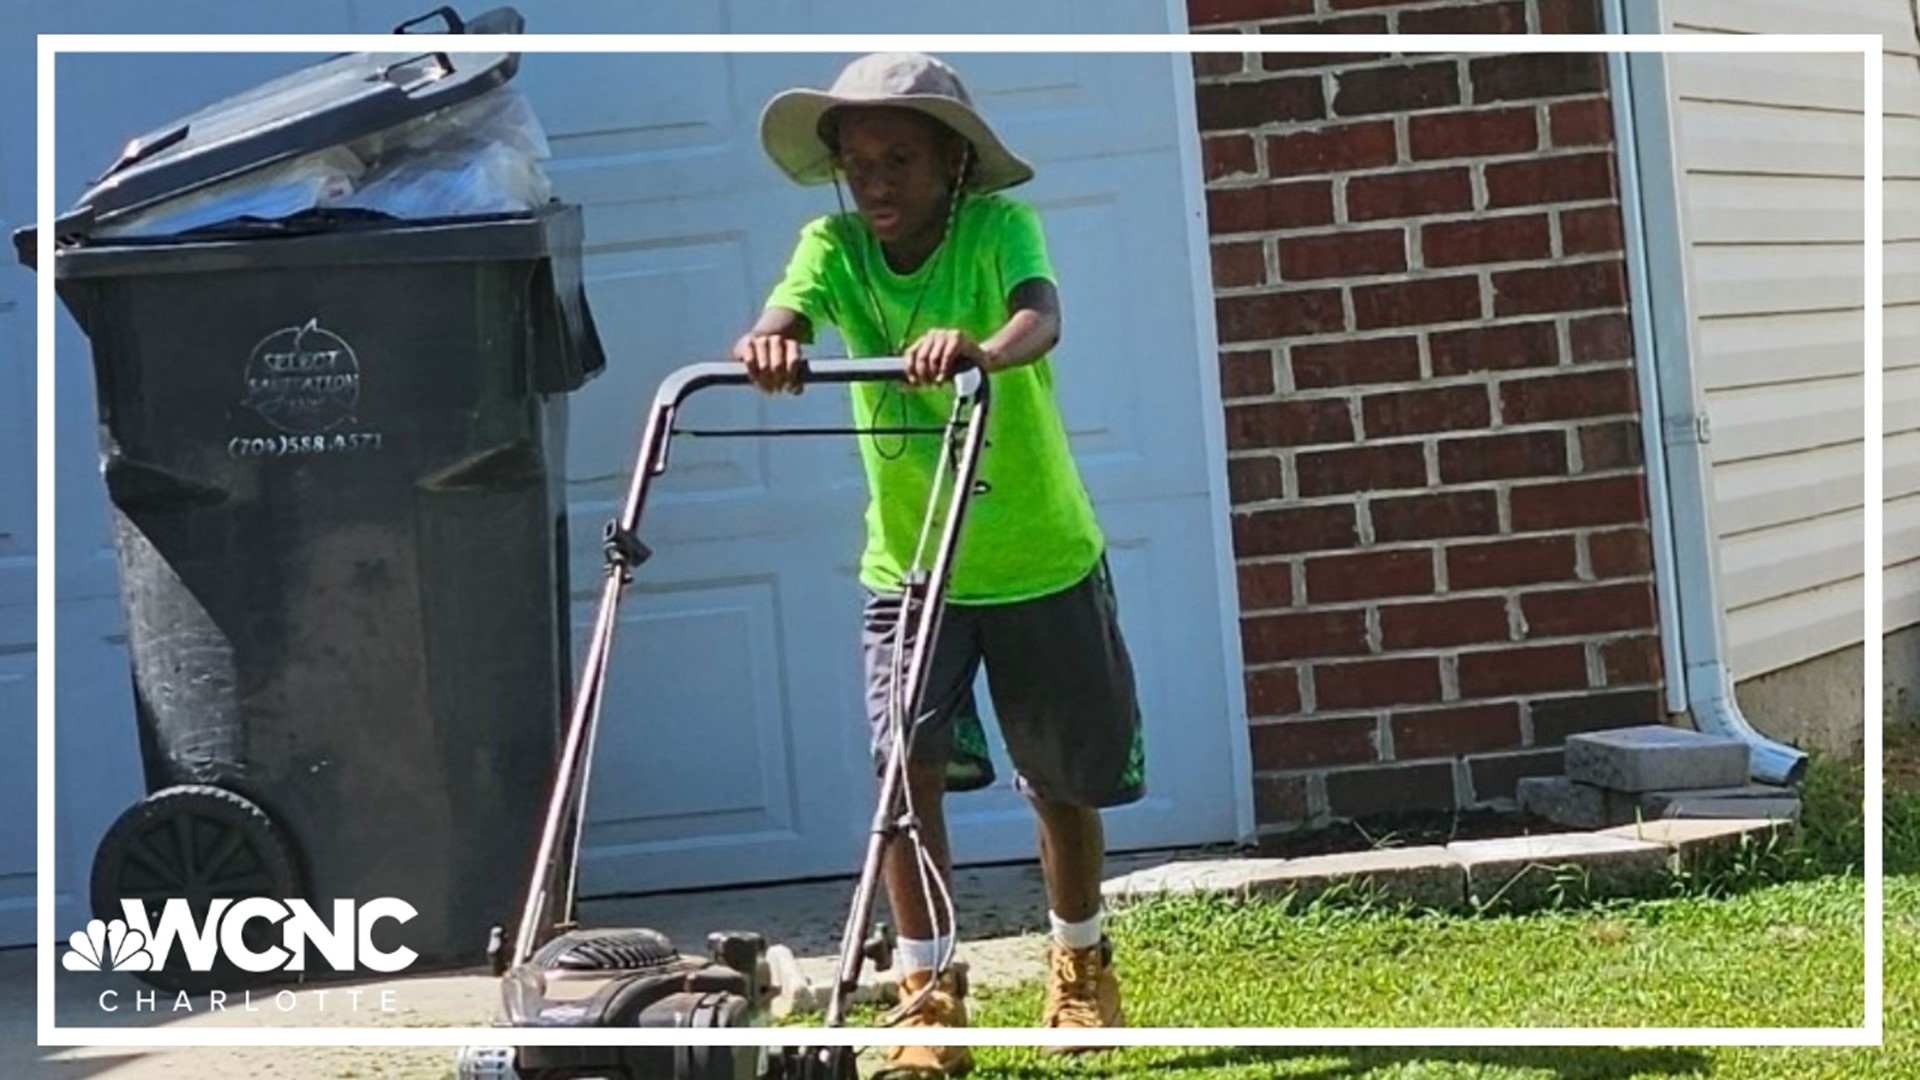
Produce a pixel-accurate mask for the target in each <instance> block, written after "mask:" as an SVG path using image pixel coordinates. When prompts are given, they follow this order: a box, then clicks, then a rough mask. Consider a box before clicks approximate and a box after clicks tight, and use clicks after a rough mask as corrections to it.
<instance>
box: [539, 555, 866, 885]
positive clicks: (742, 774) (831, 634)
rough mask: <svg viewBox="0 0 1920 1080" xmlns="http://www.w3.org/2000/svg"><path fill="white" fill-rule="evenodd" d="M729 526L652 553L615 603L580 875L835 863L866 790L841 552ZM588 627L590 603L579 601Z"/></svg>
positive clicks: (781, 869) (706, 873)
mask: <svg viewBox="0 0 1920 1080" xmlns="http://www.w3.org/2000/svg"><path fill="white" fill-rule="evenodd" d="M764 547H765V545H764V543H763V542H756V541H754V540H751V539H732V540H726V541H719V542H714V543H708V544H701V545H697V546H679V547H674V548H671V549H668V550H665V551H662V552H660V553H659V554H658V555H657V556H656V558H655V559H654V560H653V561H650V562H649V563H648V564H647V567H646V568H645V570H644V571H643V572H642V573H641V574H640V575H639V577H638V579H637V581H636V585H635V587H634V588H633V589H632V590H631V591H630V593H629V594H628V596H627V598H626V600H625V602H624V603H623V605H622V620H621V627H620V634H619V637H618V638H617V639H616V642H615V656H614V660H613V668H612V669H611V672H610V676H609V683H608V688H607V694H608V696H607V701H606V706H605V711H604V719H603V727H602V729H601V734H600V744H599V747H598V748H597V751H596V754H595V769H596V772H595V779H594V781H593V783H594V788H593V795H592V805H591V807H590V809H589V815H588V821H589V826H588V832H587V835H586V838H585V849H586V856H585V860H584V863H583V868H582V871H583V879H582V891H583V892H584V893H587V894H596V893H608V892H620V891H634V890H649V889H662V888H680V887H689V886H696V885H707V884H712V883H714V882H716V881H736V882H746V881H764V880H778V879H781V878H785V877H792V876H803V875H812V874H823V873H838V872H845V871H846V870H847V869H848V868H849V865H850V864H849V863H848V862H847V845H850V844H851V843H852V841H853V838H854V836H855V834H856V831H855V830H856V825H857V822H858V820H859V816H860V814H861V813H862V812H863V811H862V810H861V809H859V808H860V807H862V806H870V803H864V802H861V800H863V799H864V800H870V799H871V797H872V792H871V781H870V780H869V779H868V778H869V777H870V775H871V772H870V769H869V767H868V766H867V764H866V758H865V754H864V751H863V747H864V737H865V736H864V731H865V724H864V720H863V719H862V717H863V715H864V714H863V712H862V711H861V708H862V707H861V700H860V695H859V685H860V684H859V677H858V672H859V651H858V643H859V631H860V611H859V593H858V590H857V589H855V588H853V587H852V582H851V573H852V568H851V566H841V567H831V566H817V565H810V564H804V563H800V562H797V561H796V562H795V563H793V564H790V565H787V566H783V567H780V568H778V569H777V570H772V571H769V570H767V569H766V568H765V560H764V559H761V558H757V552H758V551H761V550H764ZM575 617H576V626H577V628H578V635H579V636H580V638H581V639H582V641H583V644H582V645H581V646H580V647H581V648H584V635H585V634H586V632H587V631H588V629H590V625H591V620H592V618H593V606H592V604H591V603H587V602H582V603H579V604H577V605H576V609H575Z"/></svg>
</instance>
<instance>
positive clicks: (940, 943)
mask: <svg viewBox="0 0 1920 1080" xmlns="http://www.w3.org/2000/svg"><path fill="white" fill-rule="evenodd" d="M894 944H895V946H896V953H895V955H896V956H897V957H898V959H899V963H900V972H901V974H903V975H904V974H905V973H907V972H909V971H932V970H933V969H934V968H936V967H939V966H940V958H941V957H942V956H945V955H946V953H947V950H948V949H949V948H952V946H953V935H952V934H941V935H940V936H939V937H936V938H934V939H933V940H932V941H918V940H915V939H914V938H904V937H903V938H900V939H898V940H896V941H895V942H894Z"/></svg>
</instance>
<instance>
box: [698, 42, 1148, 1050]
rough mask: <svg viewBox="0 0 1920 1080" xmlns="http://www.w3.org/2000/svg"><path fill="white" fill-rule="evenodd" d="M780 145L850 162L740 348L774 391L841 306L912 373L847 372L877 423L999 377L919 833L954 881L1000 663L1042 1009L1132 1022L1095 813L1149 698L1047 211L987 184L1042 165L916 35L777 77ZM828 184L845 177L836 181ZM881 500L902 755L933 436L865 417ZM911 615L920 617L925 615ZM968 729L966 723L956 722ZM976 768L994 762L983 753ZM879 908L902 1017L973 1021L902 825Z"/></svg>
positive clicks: (796, 371) (859, 336) (795, 378)
mask: <svg viewBox="0 0 1920 1080" xmlns="http://www.w3.org/2000/svg"><path fill="white" fill-rule="evenodd" d="M761 140H762V142H763V144H764V146H765V148H766V151H767V153H768V155H769V156H770V157H771V158H772V159H773V161H774V162H775V164H777V165H778V166H779V167H780V168H781V169H782V170H783V171H784V172H785V173H786V174H787V175H788V176H789V177H790V178H792V179H793V180H795V181H796V182H799V183H802V184H823V183H828V182H834V183H836V185H837V183H838V179H839V177H841V176H844V177H845V178H846V180H847V182H848V186H849V188H850V189H851V191H852V193H853V199H854V204H855V212H853V213H846V212H842V213H840V214H838V215H833V216H829V217H825V218H821V219H819V220H816V221H813V222H811V223H809V224H808V225H807V226H806V227H805V228H804V229H803V230H802V232H801V235H800V241H799V244H798V246H797V248H796V250H795V251H794V253H793V256H792V258H791V259H790V261H789V264H788V266H787V270H786V274H785V277H784V278H783V280H782V281H781V282H780V283H779V285H778V286H776V287H775V288H774V290H773V293H772V295H771V296H770V298H769V299H768V301H767V305H766V310H765V312H764V313H763V314H762V316H761V317H760V319H759V321H758V322H757V323H756V324H755V325H754V327H753V328H752V329H751V330H749V331H748V332H747V333H746V335H745V336H743V337H742V338H741V339H740V341H739V342H738V343H737V344H736V345H735V347H734V356H735V357H736V358H737V359H738V360H739V361H740V362H741V363H743V364H745V365H746V366H747V369H748V371H749V373H750V374H751V376H752V378H753V380H754V382H755V383H756V385H758V386H759V387H760V388H761V389H763V390H766V391H768V392H774V391H781V390H785V391H790V392H795V393H797V392H798V391H799V389H800V386H799V380H800V375H801V346H802V345H803V344H809V343H811V342H812V341H813V337H814V331H815V328H816V327H818V326H819V325H821V324H822V323H831V324H833V325H834V326H835V327H837V328H838V329H839V331H840V334H841V336H842V338H843V339H844V340H845V341H846V343H847V347H848V349H849V351H850V352H851V353H852V354H853V355H856V356H899V357H902V358H903V359H904V361H905V364H906V381H907V383H908V385H907V386H906V387H904V388H903V387H900V386H897V385H894V384H891V383H864V384H856V385H855V386H854V387H853V391H852V393H853V399H854V401H853V403H854V407H855V412H856V416H857V418H858V420H859V422H860V423H862V425H866V424H874V425H881V426H888V427H906V426H910V425H911V426H922V425H931V426H934V427H938V426H940V425H941V424H943V423H944V422H945V419H946V416H947V412H948V410H949V408H950V407H951V403H952V394H951V390H948V389H945V388H942V387H940V386H939V385H938V384H941V383H944V382H946V381H947V380H948V379H949V378H950V377H951V376H952V375H953V374H954V373H955V372H956V371H958V370H960V369H962V368H963V367H965V366H974V367H978V368H980V369H981V370H982V371H984V372H986V373H987V375H988V377H989V378H990V379H992V381H993V409H992V413H991V416H990V420H989V424H988V430H987V442H986V449H985V451H984V453H983V455H982V458H981V462H980V468H979V481H980V483H979V485H978V486H977V487H976V495H975V496H974V499H973V501H972V503H971V505H970V508H969V510H968V517H967V523H966V526H965V529H964V532H963V535H962V537H961V539H960V545H959V549H958V552H957V554H956V558H955V565H954V568H953V573H952V578H951V583H950V586H949V591H948V608H947V613H946V616H945V618H944V619H943V621H942V628H941V633H940V639H939V641H937V642H936V643H935V645H934V649H933V661H932V666H931V670H930V671H929V673H928V677H927V695H926V699H925V703H924V704H925V709H924V712H925V713H926V716H925V719H924V720H923V722H922V724H921V726H920V727H918V728H916V729H915V735H914V737H913V753H912V756H911V760H910V761H909V763H908V771H907V782H908V787H909V789H910V795H911V803H912V807H913V812H914V814H915V815H916V817H917V818H918V819H919V821H920V825H921V834H922V838H923V840H924V841H925V843H926V846H927V849H928V852H929V854H930V856H931V858H932V859H933V861H934V862H935V863H936V865H937V867H938V873H939V874H940V875H941V879H940V880H941V881H944V880H946V875H947V873H948V870H949V866H950V861H949V858H948V851H947V836H946V825H945V818H944V816H943V814H942V809H941V800H942V796H943V794H944V791H945V790H946V787H947V786H948V785H947V772H946V766H947V763H948V761H949V757H950V756H952V755H955V754H956V753H960V754H967V755H969V756H974V755H975V753H976V748H974V747H970V746H966V745H962V746H958V747H956V745H955V734H956V732H955V728H956V724H965V723H967V722H968V721H969V720H970V719H971V716H970V709H969V706H970V705H971V700H972V699H971V685H972V682H973V678H974V674H975V672H976V671H977V670H978V669H979V668H980V667H981V666H982V665H983V664H984V666H985V668H986V671H987V678H988V685H989V688H990V690H991V692H992V694H993V700H994V704H995V705H996V707H997V711H998V713H999V716H1000V722H1001V726H1002V734H1003V736H1004V738H1005V740H1006V743H1007V749H1008V753H1009V756H1010V757H1011V758H1012V760H1013V764H1014V767H1015V769H1016V771H1017V773H1018V776H1017V777H1016V781H1017V785H1018V787H1019V788H1020V790H1021V791H1022V792H1023V793H1024V794H1025V795H1026V796H1027V797H1028V799H1029V801H1030V802H1031V803H1032V805H1033V807H1034V810H1035V812H1036V815H1037V817H1038V819H1039V846H1040V859H1041V865H1042V870H1043V874H1044V877H1045V881H1046V888H1047V897H1048V906H1049V908H1050V909H1051V910H1050V912H1049V916H1050V921H1051V923H1052V926H1053V941H1052V946H1051V963H1050V964H1049V971H1050V977H1049V985H1048V992H1047V1004H1046V1011H1045V1014H1044V1016H1043V1017H1042V1023H1043V1024H1044V1025H1045V1026H1048V1027H1067V1028H1095V1027H1111V1026H1117V1025H1119V1024H1120V1023H1121V1022H1122V1018H1121V1009H1120V990H1119V984H1118V982H1117V981H1116V980H1115V978H1114V975H1113V971H1112V968H1111V960H1112V957H1111V946H1110V944H1109V943H1108V942H1107V940H1106V938H1105V936H1104V934H1103V933H1102V931H1101V925H1100V915H1101V913H1100V878H1101V869H1102V860H1103V857H1104V849H1105V842H1104V837H1103V833H1102V828H1101V821H1100V814H1099V810H1100V808H1102V807H1109V806H1118V805H1122V804H1125V803H1129V802H1132V801H1134V800H1137V799H1139V798H1140V797H1141V795H1142V794H1143V792H1144V779H1143V756H1142V752H1141V743H1140V718H1139V707H1138V705H1137V704H1136V701H1135V694H1134V685H1133V671H1132V666H1131V663H1130V661H1129V659H1128V656H1127V651H1126V647H1125V644H1124V643H1123V642H1122V640H1121V637H1120V632H1119V626H1118V621H1117V615H1116V612H1115V609H1114V600H1113V595H1112V590H1111V585H1110V583H1109V580H1108V577H1107V571H1106V566H1105V558H1104V555H1105V540H1104V537H1103V535H1102V533H1101V531H1100V527H1099V525H1098V523H1097V522H1096V520H1095V517H1094V513H1093V508H1092V504H1091V502H1090V500H1089V498H1088V496H1087V492H1086V489H1085V487H1084V485H1083V484H1082V482H1081V479H1080V476H1079V472H1078V470H1077V469H1076V467H1075V465H1074V463H1073V459H1072V457H1071V455H1070V453H1069V450H1068V446H1067V436H1066V430H1065V427H1064V425H1063V423H1062V421H1061V418H1060V414H1059V410H1058V407H1057V405H1056V402H1055V399H1054V392H1053V373H1052V368H1051V365H1050V363H1049V361H1048V356H1047V354H1048V352H1049V350H1050V349H1052V347H1053V346H1054V344H1055V343H1056V342H1057V341H1058V340H1059V335H1060V303H1059V295H1058V293H1057V291H1056V288H1055V283H1054V275H1053V269H1052V266H1051V265H1050V263H1049V261H1048V258H1047V253H1046V246H1045V241H1044V238H1043V236H1042V234H1041V230H1040V224H1039V219H1038V217H1037V215H1036V214H1035V213H1034V212H1033V210H1032V209H1031V208H1029V207H1028V206H1026V205H1025V204H1023V203H1020V202H1017V201H1015V200H1013V199H1010V198H1007V197H1005V196H1003V195H998V194H995V192H998V191H1000V190H1002V189H1004V188H1008V187H1012V186H1014V185H1016V184H1020V183H1023V182H1025V181H1026V180H1028V179H1030V178H1031V177H1032V175H1033V170H1032V168H1031V167H1030V166H1029V165H1028V164H1027V163H1026V162H1024V161H1022V160H1021V159H1020V158H1018V157H1016V156H1015V155H1013V154H1012V153H1011V152H1009V151H1008V150H1007V149H1006V148H1005V147H1004V146H1003V145H1002V144H1001V142H1000V140H999V138H998V137H996V136H995V135H994V133H993V131H992V130H991V129H990V128H989V127H988V126H987V124H986V123H985V121H983V120H982V119H981V117H980V116H979V114H978V113H976V112H975V111H974V109H973V107H972V104H971V101H970V99H969V97H968V95H967V92H966V90H965V88H964V87H963V86H962V85H961V83H960V80H959V77H958V76H957V75H956V74H955V73H954V72H953V70H952V69H951V68H949V67H947V66H946V65H945V64H943V63H941V62H940V61H938V60H935V59H933V58H931V57H927V56H922V55H918V54H890V55H878V56H868V57H863V58H862V59H860V60H857V61H855V62H854V63H852V64H851V65H849V66H848V67H847V69H846V70H845V71H844V72H842V73H841V75H840V77H839V78H838V79H837V80H836V81H835V83H834V85H833V88H832V89H831V90H830V91H828V92H826V93H820V92H818V91H812V90H794V91H788V92H786V93H784V94H781V95H778V96H777V97H775V98H774V99H773V101H772V102H771V103H770V104H769V105H768V106H767V109H766V112H765V114H764V115H763V116H762V118H761ZM836 192H837V188H836ZM860 449H861V456H862V458H863V461H864V463H865V466H866V471H867V478H868V484H869V489H870V493H871V496H872V498H871V501H870V503H869V505H868V510H867V515H866V523H867V537H868V539H867V547H866V551H865V553H864V555H863V557H862V560H861V574H860V576H861V582H862V584H863V585H864V586H865V587H866V589H867V590H868V593H869V598H868V601H867V605H866V615H865V628H864V633H863V635H862V636H863V642H862V644H863V652H864V654H865V662H866V672H867V703H868V713H869V722H870V724H871V725H872V729H873V749H874V754H875V760H876V762H884V761H885V760H886V756H885V755H886V751H887V749H888V739H887V734H886V730H887V729H886V724H885V720H886V705H887V695H888V690H889V679H890V675H891V672H892V667H893V665H892V660H893V650H894V649H896V648H898V649H911V647H912V643H911V640H910V639H909V640H902V639H904V638H907V637H908V634H907V631H906V630H905V629H904V628H902V627H901V626H900V622H901V619H900V608H901V599H900V591H901V585H900V582H901V579H902V577H903V575H904V573H905V572H906V570H907V568H908V567H909V566H910V565H911V562H912V559H913V555H914V551H915V546H916V541H917V540H918V539H919V530H920V525H921V517H922V515H923V513H924V512H925V508H926V506H927V502H928V496H929V493H930V489H931V487H932V483H933V479H934V472H935V468H936V466H937V463H938V455H939V454H940V453H941V452H942V447H941V446H940V445H939V440H938V439H933V438H927V437H908V436H885V435H869V436H864V437H862V439H861V444H860ZM909 625H911V624H910V623H909ZM964 741H969V740H963V742H964ZM974 764H975V765H976V766H977V760H976V762H975V763H974ZM882 870H883V876H884V879H885V884H886V890H887V898H888V905H889V907H890V908H891V909H892V912H893V917H894V920H895V925H896V927H897V928H898V930H899V934H900V941H899V953H898V955H899V956H900V958H901V962H902V967H903V972H902V975H901V979H900V989H901V997H902V1004H903V1009H904V1012H903V1014H902V1015H900V1016H898V1017H897V1022H898V1023H899V1025H900V1026H903V1027H915V1028H919V1027H938V1026H950V1027H960V1026H964V1025H965V1024H966V1019H967V1014H966V1004H965V1002H964V1000H962V998H961V989H960V987H959V985H958V984H957V982H956V981H955V980H954V978H953V976H952V975H951V974H945V975H941V974H939V970H940V968H941V967H942V964H943V962H944V958H945V957H947V956H948V954H949V953H950V951H951V946H952V934H953V927H952V926H950V925H936V922H940V921H942V919H943V916H944V915H945V912H944V911H938V912H930V911H929V905H928V903H927V896H926V890H925V888H924V887H923V883H922V878H921V875H920V866H919V864H918V862H917V860H916V857H915V853H914V851H913V850H912V845H910V844H906V843H894V844H891V845H889V847H888V852H887V858H886V862H885V865H884V866H883V868H882ZM970 1067H971V1059H970V1056H969V1054H968V1050H967V1048H966V1047H964V1046H962V1047H896V1048H894V1049H892V1050H891V1051H889V1054H888V1062H887V1067H886V1068H885V1069H884V1070H883V1074H884V1075H935V1076H942V1075H954V1076H957V1075H960V1074H962V1073H964V1072H966V1071H967V1070H968V1069H969V1068H970Z"/></svg>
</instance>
